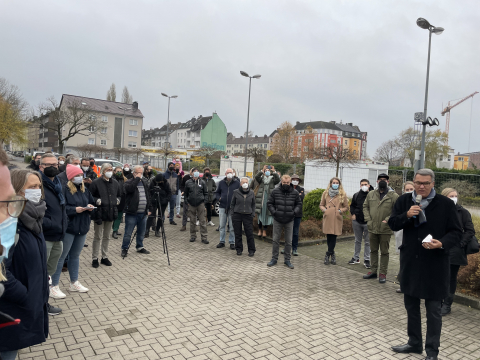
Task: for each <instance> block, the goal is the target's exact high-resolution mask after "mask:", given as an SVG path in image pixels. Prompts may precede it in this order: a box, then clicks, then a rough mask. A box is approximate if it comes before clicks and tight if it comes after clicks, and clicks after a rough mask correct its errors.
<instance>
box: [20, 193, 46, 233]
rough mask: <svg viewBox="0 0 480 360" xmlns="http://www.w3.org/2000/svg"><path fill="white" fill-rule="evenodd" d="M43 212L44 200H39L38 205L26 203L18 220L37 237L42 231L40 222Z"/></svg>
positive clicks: (44, 208) (44, 207)
mask: <svg viewBox="0 0 480 360" xmlns="http://www.w3.org/2000/svg"><path fill="white" fill-rule="evenodd" d="M45 210H47V203H46V202H45V200H40V201H39V202H38V203H34V202H33V201H27V202H25V208H24V209H23V212H22V214H21V215H20V216H19V217H18V218H19V220H20V221H21V222H22V224H23V225H24V226H25V227H26V228H27V229H28V230H30V231H31V232H33V233H34V234H36V235H38V234H40V233H41V232H42V231H43V230H42V222H43V217H44V215H45Z"/></svg>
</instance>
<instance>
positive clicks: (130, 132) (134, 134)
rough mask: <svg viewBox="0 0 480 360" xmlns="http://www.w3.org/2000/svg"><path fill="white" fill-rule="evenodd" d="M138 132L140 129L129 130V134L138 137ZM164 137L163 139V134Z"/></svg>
mask: <svg viewBox="0 0 480 360" xmlns="http://www.w3.org/2000/svg"><path fill="white" fill-rule="evenodd" d="M137 133H138V131H136V130H128V136H133V137H137ZM162 139H163V136H162Z"/></svg>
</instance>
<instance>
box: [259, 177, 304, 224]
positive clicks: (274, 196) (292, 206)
mask: <svg viewBox="0 0 480 360" xmlns="http://www.w3.org/2000/svg"><path fill="white" fill-rule="evenodd" d="M267 206H268V210H269V211H270V213H271V214H272V216H273V218H274V219H275V220H276V221H278V222H279V223H282V224H287V223H289V222H290V221H292V220H293V219H294V218H295V217H296V216H297V214H299V213H300V212H301V211H302V200H301V199H300V195H299V194H298V191H297V190H295V189H294V188H293V185H290V187H289V188H288V190H287V191H284V190H283V188H282V186H280V187H277V188H275V189H273V190H272V193H271V194H270V196H269V197H268V202H267Z"/></svg>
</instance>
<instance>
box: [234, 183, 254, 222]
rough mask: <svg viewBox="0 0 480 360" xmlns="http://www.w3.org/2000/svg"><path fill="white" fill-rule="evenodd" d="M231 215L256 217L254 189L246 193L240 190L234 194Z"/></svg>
mask: <svg viewBox="0 0 480 360" xmlns="http://www.w3.org/2000/svg"><path fill="white" fill-rule="evenodd" d="M230 213H237V214H251V215H252V217H253V216H255V194H254V193H253V190H252V189H248V192H244V191H243V189H242V188H239V189H237V190H235V191H234V192H233V196H232V202H231V203H230Z"/></svg>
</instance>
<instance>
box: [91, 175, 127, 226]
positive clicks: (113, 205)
mask: <svg viewBox="0 0 480 360" xmlns="http://www.w3.org/2000/svg"><path fill="white" fill-rule="evenodd" d="M89 190H90V192H91V193H92V196H93V199H94V200H95V206H96V207H97V208H96V209H95V210H94V212H93V214H92V220H93V221H95V223H97V224H101V223H102V221H115V219H116V218H117V215H118V210H117V200H118V201H120V199H121V196H122V194H121V193H120V186H119V185H118V182H117V180H115V179H113V178H110V179H108V180H106V179H105V178H104V177H103V176H102V177H99V178H97V179H95V180H93V182H92V184H91V185H90V189H89ZM99 199H100V202H101V203H100V205H98V200H99Z"/></svg>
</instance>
